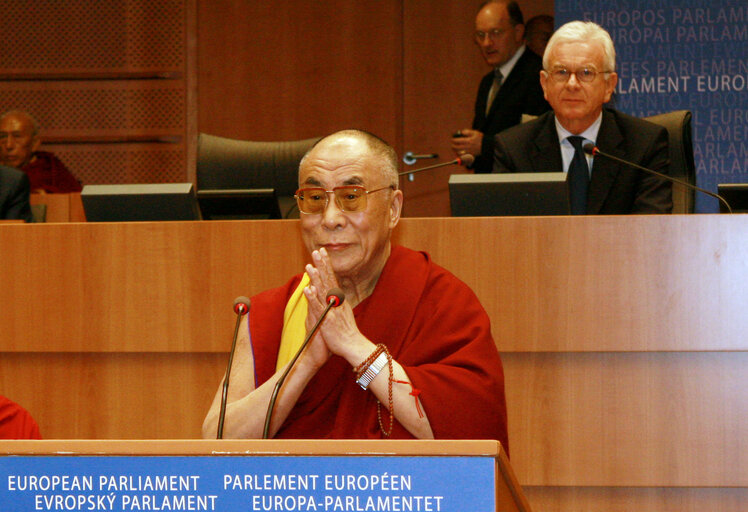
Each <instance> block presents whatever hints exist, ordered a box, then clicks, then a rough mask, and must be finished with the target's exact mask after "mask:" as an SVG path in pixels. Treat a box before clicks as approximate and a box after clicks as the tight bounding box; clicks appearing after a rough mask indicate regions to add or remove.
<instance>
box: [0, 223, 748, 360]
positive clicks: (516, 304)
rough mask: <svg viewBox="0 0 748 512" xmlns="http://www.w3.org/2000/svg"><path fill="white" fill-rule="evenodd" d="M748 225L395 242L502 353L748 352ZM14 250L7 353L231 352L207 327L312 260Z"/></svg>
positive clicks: (160, 235) (141, 244)
mask: <svg viewBox="0 0 748 512" xmlns="http://www.w3.org/2000/svg"><path fill="white" fill-rule="evenodd" d="M747 219H748V216H742V215H735V216H708V215H704V216H640V217H633V218H632V217H625V216H619V217H586V218H581V219H575V218H571V217H551V218H483V219H480V218H475V219H456V218H455V219H450V218H445V219H438V218H434V219H404V220H403V221H402V223H401V225H400V226H399V227H398V230H397V235H396V240H397V241H398V242H400V243H402V244H403V245H407V246H409V247H412V248H415V249H420V250H428V251H429V252H430V253H431V255H432V256H433V258H434V259H435V261H437V262H439V263H440V264H442V265H443V266H445V267H446V268H449V269H452V270H453V271H454V272H455V274H456V275H457V276H458V277H460V278H461V279H463V280H464V281H465V282H466V283H467V284H468V285H470V286H471V287H472V288H473V289H474V290H475V292H476V294H477V295H478V297H479V298H480V300H481V302H482V303H483V304H484V306H485V307H486V309H487V311H488V312H489V314H490V316H491V319H492V326H493V332H494V336H495V338H496V340H497V343H498V345H499V347H500V349H501V350H502V351H507V352H512V351H520V352H526V351H535V352H543V351H593V352H594V351H671V350H672V351H682V350H746V348H748V338H747V337H746V336H745V333H746V332H748V315H745V314H744V312H745V311H748V294H746V293H745V292H744V290H746V289H748V263H747V261H748V260H746V258H745V254H748V222H747ZM0 246H2V247H3V251H2V252H0V276H3V277H4V279H3V282H4V283H6V284H5V285H4V286H3V287H2V288H0V300H1V301H2V302H3V303H4V304H14V301H16V302H15V303H18V301H19V300H21V301H23V302H22V303H24V304H26V305H27V306H28V309H22V310H21V311H14V310H13V308H7V307H6V308H2V309H0V325H3V326H4V329H3V330H2V331H1V332H0V340H2V343H3V346H4V347H5V349H4V350H31V351H36V350H42V351H43V350H56V349H58V348H59V347H64V349H66V350H67V349H72V350H77V351H89V350H106V351H149V352H150V351H171V350H176V351H193V350H198V351H206V350H207V351H215V350H223V348H224V345H223V343H222V342H220V341H214V338H215V336H214V335H215V331H214V329H215V325H214V324H213V323H212V322H210V321H208V322H206V321H205V319H206V318H208V319H217V318H230V315H231V312H230V309H229V308H226V304H227V303H230V301H231V300H233V298H234V297H235V296H237V295H251V294H252V293H255V292H257V291H259V290H262V289H265V288H268V287H270V286H277V285H279V284H281V283H282V282H284V281H285V279H286V278H287V277H288V276H290V275H292V274H294V273H296V272H298V271H299V270H300V269H301V268H302V264H303V262H304V261H305V259H306V257H305V254H304V249H303V248H302V246H301V243H300V240H299V237H298V224H297V221H293V220H288V221H281V222H272V221H256V222H202V223H201V222H176V223H121V224H117V223H114V224H112V223H101V224H96V223H89V224H85V225H77V224H49V225H29V226H24V231H18V230H17V229H6V230H3V231H0ZM61 254H64V255H65V259H64V260H63V261H62V262H61V260H60V255H61ZM17 262H23V268H24V269H25V270H24V272H23V273H22V275H19V274H18V273H17V272H16V271H15V270H14V269H15V268H17V266H18V264H17ZM34 290H43V293H40V294H35V295H37V296H31V295H30V292H31V291H34ZM174 301H178V302H179V303H180V304H181V305H182V306H181V307H182V308H183V311H184V313H183V314H184V315H185V316H184V317H183V318H180V317H178V316H174V315H169V314H167V311H169V308H170V306H171V305H172V304H173V303H174ZM32 304H35V305H36V307H33V308H32V307H31V305H32ZM154 311H159V312H163V314H161V315H154V314H153V312H154ZM227 315H228V316H227ZM45 319H46V321H45ZM145 319H147V320H145ZM182 320H184V321H182ZM50 321H51V322H50ZM29 326H33V327H32V330H31V331H29ZM60 331H62V332H63V333H64V335H65V336H66V338H68V341H67V342H66V343H65V344H62V345H56V344H55V345H53V346H52V347H50V345H49V342H48V340H49V337H50V335H51V334H52V333H53V332H56V333H57V334H56V335H57V336H59V335H60V334H59V333H60ZM22 333H23V336H22ZM206 340H211V341H206ZM206 343H207V345H206Z"/></svg>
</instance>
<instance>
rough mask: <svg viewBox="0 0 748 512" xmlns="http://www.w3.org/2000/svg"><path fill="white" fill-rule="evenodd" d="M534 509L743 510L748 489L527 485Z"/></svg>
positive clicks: (627, 511)
mask: <svg viewBox="0 0 748 512" xmlns="http://www.w3.org/2000/svg"><path fill="white" fill-rule="evenodd" d="M524 491H525V493H526V495H527V498H528V500H529V501H530V504H531V505H532V509H533V510H534V511H535V512H567V511H569V512H571V511H573V512H633V511H636V512H704V511H707V510H708V511H709V512H743V511H745V504H746V503H748V489H746V488H742V489H730V488H725V487H722V488H711V489H709V488H691V489H684V488H641V487H639V488H632V487H614V488H599V487H531V486H529V487H528V486H524Z"/></svg>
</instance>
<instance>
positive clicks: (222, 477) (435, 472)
mask: <svg viewBox="0 0 748 512" xmlns="http://www.w3.org/2000/svg"><path fill="white" fill-rule="evenodd" d="M495 464H496V462H495V460H494V459H493V458H490V457H478V456H451V457H450V456H428V457H415V456H371V455H361V456H350V455H347V456H237V455H213V456H204V455H200V456H182V455H180V456H151V455H147V456H129V455H128V456H113V455H96V456H89V455H85V456H80V455H55V456H47V455H42V456H26V455H23V456H15V455H14V456H5V457H0V504H2V510H3V511H28V510H97V511H109V510H118V511H121V510H127V511H130V510H138V511H143V510H151V511H167V510H169V511H175V510H221V511H224V510H225V511H309V510H314V511H324V512H335V511H345V512H364V511H371V512H394V511H413V512H442V511H450V512H452V511H453V512H457V511H464V510H470V511H471V512H489V511H494V510H496V480H495V478H496V465H495Z"/></svg>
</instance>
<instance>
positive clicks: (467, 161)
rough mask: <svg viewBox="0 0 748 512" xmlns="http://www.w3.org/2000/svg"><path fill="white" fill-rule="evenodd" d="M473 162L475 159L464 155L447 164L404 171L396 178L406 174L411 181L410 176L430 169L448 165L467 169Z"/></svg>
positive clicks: (468, 154) (466, 154)
mask: <svg viewBox="0 0 748 512" xmlns="http://www.w3.org/2000/svg"><path fill="white" fill-rule="evenodd" d="M473 162H475V157H474V156H473V155H471V154H470V153H465V154H464V155H462V156H460V157H459V158H455V159H454V160H450V161H449V162H442V163H440V164H434V165H429V166H428V167H422V168H420V169H413V170H412V171H404V172H401V173H398V176H405V175H406V174H407V175H408V179H412V177H411V174H415V173H417V172H421V171H429V170H431V169H436V168H437V167H446V166H448V165H462V166H464V167H468V166H470V165H473Z"/></svg>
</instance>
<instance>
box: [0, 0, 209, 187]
mask: <svg viewBox="0 0 748 512" xmlns="http://www.w3.org/2000/svg"><path fill="white" fill-rule="evenodd" d="M4 7H5V9H4V10H3V16H2V19H0V33H2V34H3V35H4V37H5V38H6V40H7V41H8V44H7V46H6V49H5V50H4V51H3V52H2V55H0V111H2V112H4V111H6V110H10V109H21V110H27V111H29V112H30V113H31V114H32V115H33V116H34V117H36V118H37V121H38V122H39V124H40V125H41V128H42V131H41V136H42V142H43V144H42V149H45V150H50V151H53V152H55V153H56V154H57V155H58V156H59V157H60V158H61V160H62V161H63V162H64V163H65V164H66V165H67V167H68V168H69V169H70V171H71V172H72V173H73V174H74V175H75V176H76V177H77V178H78V179H79V180H80V181H81V182H82V183H83V184H84V185H85V184H93V183H149V182H165V181H171V182H184V181H189V180H190V179H192V177H193V176H194V172H193V171H190V170H189V169H188V164H189V163H190V162H191V161H192V160H191V157H190V155H191V152H192V150H191V148H189V147H188V146H189V144H190V141H191V140H192V137H191V135H193V133H192V132H193V130H192V129H191V127H192V126H193V125H194V122H193V121H192V119H193V117H194V116H195V114H194V107H195V96H194V94H193V93H192V92H191V91H190V89H191V88H193V87H194V84H193V83H192V74H191V71H190V70H189V69H188V63H192V59H191V56H190V52H191V51H194V45H189V44H188V41H189V40H190V39H189V38H190V37H191V36H192V35H191V34H188V29H189V30H192V31H193V32H194V25H193V24H191V18H192V17H194V13H195V7H194V0H158V1H154V2H142V1H139V0H112V1H109V2H106V3H102V2H96V1H91V0H84V1H77V2H48V1H43V0H29V1H26V2H10V3H9V4H8V5H7V6H4ZM191 65H192V64H191ZM45 143H46V144H45ZM139 143H146V144H147V143H150V144H159V145H161V146H162V147H161V150H160V152H159V151H155V150H153V148H150V149H151V150H150V151H148V150H146V151H144V150H143V147H142V145H141V144H139ZM111 144H115V145H116V149H115V148H112V147H111ZM81 145H85V147H81ZM167 154H168V155H169V156H168V157H166V155H167Z"/></svg>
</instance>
